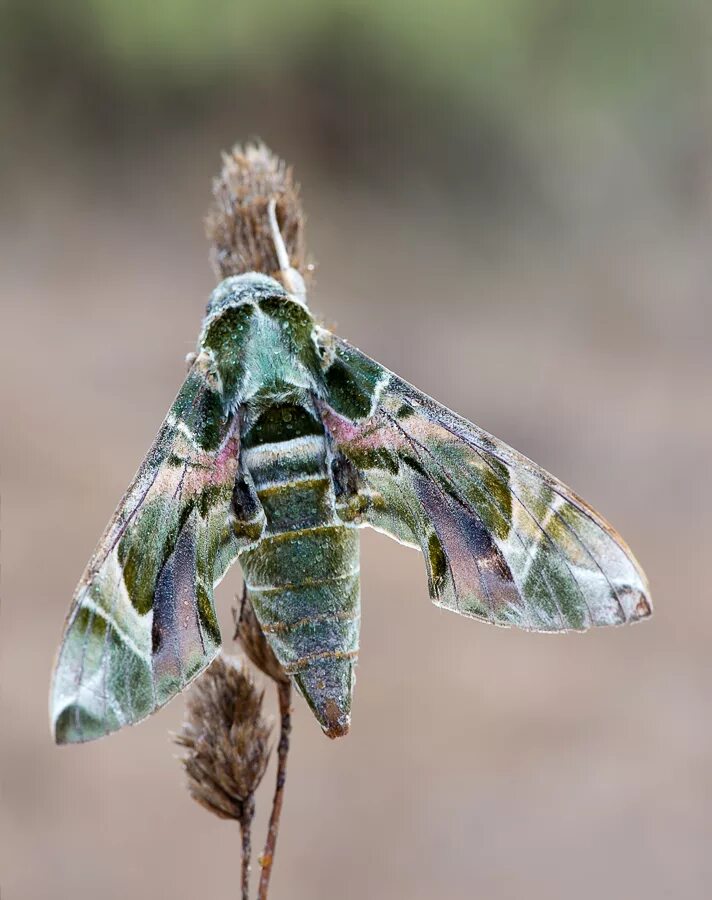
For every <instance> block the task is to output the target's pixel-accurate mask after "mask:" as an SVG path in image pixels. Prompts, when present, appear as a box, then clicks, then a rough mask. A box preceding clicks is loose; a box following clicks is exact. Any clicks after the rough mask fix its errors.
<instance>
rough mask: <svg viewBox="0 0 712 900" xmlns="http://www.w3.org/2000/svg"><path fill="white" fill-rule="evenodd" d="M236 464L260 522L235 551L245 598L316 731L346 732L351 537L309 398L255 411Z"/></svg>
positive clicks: (356, 609) (355, 601) (352, 609)
mask: <svg viewBox="0 0 712 900" xmlns="http://www.w3.org/2000/svg"><path fill="white" fill-rule="evenodd" d="M243 461H244V466H245V468H246V469H247V470H249V474H250V476H251V479H252V482H253V484H254V486H255V492H256V496H257V498H258V500H259V503H260V505H261V507H262V509H263V510H264V515H265V523H266V524H265V531H264V534H263V536H262V539H261V540H260V541H259V543H257V544H256V545H255V546H252V547H250V548H246V549H245V550H244V551H243V552H242V553H241V554H240V563H241V565H242V570H243V573H244V576H245V585H246V589H247V592H248V596H249V600H250V602H251V604H252V606H253V608H254V611H255V614H256V616H257V618H258V620H259V622H260V626H261V628H262V630H263V633H264V635H265V637H266V638H267V640H268V642H269V644H270V647H271V648H272V650H273V652H274V654H275V656H276V657H277V660H278V661H279V663H280V665H281V666H282V667H283V668H284V670H285V672H286V673H287V674H288V675H290V676H291V677H292V678H293V680H294V682H295V684H296V686H297V687H298V689H299V690H300V691H301V693H302V694H303V695H304V696H305V698H306V700H307V702H308V703H309V705H310V706H311V708H312V709H313V711H314V713H315V714H316V717H317V719H318V720H319V722H320V723H321V726H322V728H323V729H324V731H325V732H326V734H328V735H329V736H331V737H337V736H339V735H342V734H346V732H347V731H348V727H349V722H350V710H351V692H352V687H353V682H354V666H355V664H356V658H357V656H358V636H359V626H360V605H359V604H360V595H359V567H358V560H359V539H358V532H357V531H356V530H355V529H354V528H352V527H347V526H346V525H345V524H344V522H343V521H342V520H341V518H340V516H339V514H338V512H337V509H338V499H337V497H336V496H335V495H336V494H337V493H338V494H339V496H340V495H341V494H342V493H343V491H342V490H341V488H342V486H343V485H341V483H340V484H339V487H338V488H336V486H335V481H334V477H333V472H332V468H331V465H330V462H329V460H328V458H327V446H326V435H325V434H324V428H323V425H322V424H321V421H320V419H318V418H317V417H316V416H315V414H314V412H313V410H312V408H311V401H310V399H309V398H308V397H307V396H305V398H304V403H303V405H302V404H295V403H292V404H285V403H279V404H274V405H273V406H271V407H269V408H268V409H266V410H263V411H262V412H261V414H260V415H259V417H258V418H257V419H256V421H254V422H253V424H252V425H251V427H250V428H249V430H248V431H247V433H246V434H244V435H243ZM344 477H346V476H345V475H344Z"/></svg>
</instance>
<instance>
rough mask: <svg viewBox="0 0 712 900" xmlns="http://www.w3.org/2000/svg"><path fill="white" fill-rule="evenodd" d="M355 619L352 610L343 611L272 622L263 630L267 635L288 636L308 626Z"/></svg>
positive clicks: (264, 626)
mask: <svg viewBox="0 0 712 900" xmlns="http://www.w3.org/2000/svg"><path fill="white" fill-rule="evenodd" d="M354 618H355V617H354V615H353V612H352V610H350V609H349V610H344V609H342V610H339V611H337V612H324V613H317V614H314V615H309V616H304V617H303V618H301V619H297V620H296V621H295V622H270V623H268V624H265V625H263V626H262V630H263V631H264V632H265V634H287V633H288V632H290V631H295V630H296V629H299V628H303V627H304V626H306V625H319V624H321V623H322V622H351V621H353V620H354Z"/></svg>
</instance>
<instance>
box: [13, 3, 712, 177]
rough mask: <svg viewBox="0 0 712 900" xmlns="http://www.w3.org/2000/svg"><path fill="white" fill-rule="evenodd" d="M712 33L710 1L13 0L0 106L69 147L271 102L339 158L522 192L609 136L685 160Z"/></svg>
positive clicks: (706, 77)
mask: <svg viewBox="0 0 712 900" xmlns="http://www.w3.org/2000/svg"><path fill="white" fill-rule="evenodd" d="M711 35H712V4H709V3H704V2H700V0H625V2H622V3H621V2H620V0H598V2H595V3H593V2H590V0H496V2H495V0H459V2H458V0H445V2H441V3H437V4H436V3H430V2H425V0H409V2H407V3H406V2H403V0H363V2H360V3H338V4H336V3H327V2H324V0H300V2H299V3H281V2H276V0H258V2H242V3H240V2H234V0H153V2H151V3H145V2H136V0H131V2H119V0H82V2H80V0H62V2H61V3H57V2H56V0H31V2H28V0H4V2H2V5H1V6H0V53H1V54H2V59H3V65H4V68H5V77H4V78H3V81H2V87H1V88H0V102H1V103H2V105H3V107H4V113H5V117H6V121H10V122H17V123H22V128H21V129H20V130H21V131H23V132H27V133H28V134H30V135H36V134H37V133H42V131H43V130H44V129H47V128H51V129H52V130H53V134H54V135H55V136H56V135H57V134H58V133H61V131H62V129H63V128H65V127H66V128H67V129H68V130H72V133H73V138H72V139H73V140H74V141H76V140H77V135H84V137H85V138H86V139H87V140H88V141H90V140H91V139H93V138H95V137H97V136H102V135H103V136H107V135H108V136H109V137H111V138H112V140H115V139H116V138H117V136H120V137H121V139H122V140H124V141H125V140H126V139H127V138H128V139H130V137H131V135H134V136H136V137H138V138H139V139H142V140H145V137H146V131H147V129H148V130H149V131H150V128H151V124H152V122H154V121H155V120H156V119H160V120H161V122H162V123H163V124H165V122H166V120H169V121H170V120H175V122H176V124H177V125H179V126H180V125H185V126H188V127H194V126H195V125H196V124H200V123H204V122H205V121H207V120H208V119H210V118H211V117H215V116H220V115H224V114H225V113H227V112H229V111H232V113H233V117H234V116H235V114H236V113H242V114H243V120H247V121H252V119H251V117H250V116H249V115H246V114H245V110H247V109H249V110H253V109H255V108H258V107H264V106H271V107H272V108H273V111H274V114H275V116H277V115H280V116H282V117H284V116H285V115H287V116H289V117H290V119H291V121H292V123H294V126H295V127H297V128H301V130H302V133H303V135H305V139H308V140H310V141H312V142H315V141H316V142H320V143H321V144H323V149H324V153H325V155H327V156H328V155H331V156H332V157H333V158H337V157H339V156H342V155H343V154H344V153H347V154H349V155H350V156H351V157H352V158H353V159H361V158H366V159H368V157H369V153H371V154H373V153H378V154H383V153H384V150H387V151H388V152H393V148H394V147H395V148H396V150H395V157H396V158H399V157H404V158H407V159H409V160H410V161H411V162H413V163H414V164H415V165H425V166H426V167H427V168H428V169H429V170H431V171H433V172H436V174H437V173H438V172H439V176H440V179H441V180H442V181H443V182H445V183H446V182H447V180H448V170H449V168H450V165H451V164H452V161H453V160H460V161H463V162H469V163H470V164H471V165H472V168H473V169H478V170H480V171H482V172H484V173H485V175H486V177H485V178H483V181H488V180H490V181H491V180H495V181H496V180H497V178H499V179H500V180H502V179H505V180H506V179H511V178H512V177H513V176H514V180H515V182H516V172H517V169H518V168H521V167H522V166H530V165H532V164H535V165H536V164H537V161H538V160H540V159H541V158H542V157H544V158H551V156H552V155H553V156H554V158H556V157H557V156H558V155H559V154H564V155H565V154H567V153H569V154H571V153H574V154H579V155H583V157H584V158H585V156H586V155H587V154H588V153H590V154H591V156H592V158H593V159H595V157H596V155H597V153H598V150H597V148H596V143H597V140H599V138H600V135H601V133H602V132H606V133H609V132H613V133H615V134H616V135H620V134H622V135H624V142H627V143H630V144H631V145H632V146H636V145H645V146H646V148H648V150H649V148H651V147H654V148H655V150H654V151H652V157H653V158H655V157H656V156H660V157H661V159H662V162H663V163H669V161H670V159H671V158H678V157H679V156H680V154H681V158H683V159H684V158H685V154H686V153H688V148H686V147H685V146H684V141H685V138H684V137H683V135H686V134H688V135H689V134H690V133H694V134H695V135H696V136H697V135H698V134H699V131H700V128H701V127H703V126H701V125H700V123H701V122H702V121H703V119H704V117H705V112H706V110H704V109H703V105H704V104H703V100H702V98H703V97H704V96H705V91H706V88H707V86H708V85H709V81H710V75H711V73H710V71H709V69H710V59H711V58H712V57H711V56H710V54H709V49H710V37H711ZM8 117H9V118H8ZM257 121H258V122H259V121H260V120H259V119H258V120H257ZM77 126H79V127H77ZM587 136H590V138H591V146H590V147H588V146H587ZM443 148H446V149H445V154H446V156H447V158H448V161H449V162H448V164H446V165H443V152H444V151H443ZM646 153H647V150H646ZM369 168H370V167H369ZM495 175H496V176H497V177H494V176H495ZM523 181H527V182H531V179H530V178H527V179H523Z"/></svg>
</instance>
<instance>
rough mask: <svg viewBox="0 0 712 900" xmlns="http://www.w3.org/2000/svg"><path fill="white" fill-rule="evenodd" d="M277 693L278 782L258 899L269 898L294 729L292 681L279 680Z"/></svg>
mask: <svg viewBox="0 0 712 900" xmlns="http://www.w3.org/2000/svg"><path fill="white" fill-rule="evenodd" d="M277 694H278V697H279V715H280V731H279V745H278V747H277V784H276V787H275V790H274V799H273V800H272V814H271V815H270V819H269V829H268V831H267V840H266V841H265V847H264V851H263V852H262V856H261V857H260V865H261V866H262V874H261V875H260V888H259V891H258V893H257V900H267V890H268V888H269V879H270V875H271V874H272V863H273V862H274V853H275V849H276V847H277V834H278V832H279V818H280V816H281V814H282V803H283V802H284V784H285V782H286V780H287V755H288V753H289V733H290V731H291V730H292V719H291V715H290V708H291V703H292V683H291V681H280V682H277Z"/></svg>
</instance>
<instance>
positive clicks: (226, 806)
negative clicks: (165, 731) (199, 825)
mask: <svg viewBox="0 0 712 900" xmlns="http://www.w3.org/2000/svg"><path fill="white" fill-rule="evenodd" d="M262 700H263V692H261V691H258V690H257V688H256V687H255V684H254V682H253V681H252V679H251V678H250V676H249V675H248V674H247V672H246V671H245V670H244V669H243V668H242V666H240V665H239V664H238V663H237V662H234V661H232V660H231V659H229V658H228V657H225V656H218V658H217V659H216V660H215V662H213V664H212V665H211V666H210V668H209V669H207V671H206V672H205V673H204V674H203V675H202V677H201V678H199V679H198V680H197V681H196V683H195V684H194V686H193V687H192V689H191V691H190V694H189V695H188V701H187V707H186V718H185V722H184V723H183V726H182V728H181V730H180V732H179V733H178V734H177V735H176V736H175V742H176V743H177V744H178V745H179V746H180V747H183V748H185V750H186V753H185V755H184V756H183V757H182V762H183V766H184V768H185V772H186V775H187V784H188V790H189V791H190V794H191V796H192V797H193V799H194V800H196V801H197V802H198V803H200V804H201V805H202V806H204V807H205V808H206V809H208V810H210V812H212V813H215V815H216V816H220V818H223V819H235V820H237V821H238V822H240V823H243V824H244V823H245V821H246V819H249V818H251V816H252V811H253V809H254V800H253V797H254V793H255V791H256V790H257V787H258V785H259V783H260V781H261V780H262V777H263V776H264V773H265V770H266V768H267V763H268V761H269V748H268V740H269V734H270V727H269V725H268V724H267V722H266V721H265V719H264V717H263V715H262Z"/></svg>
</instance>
